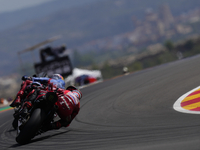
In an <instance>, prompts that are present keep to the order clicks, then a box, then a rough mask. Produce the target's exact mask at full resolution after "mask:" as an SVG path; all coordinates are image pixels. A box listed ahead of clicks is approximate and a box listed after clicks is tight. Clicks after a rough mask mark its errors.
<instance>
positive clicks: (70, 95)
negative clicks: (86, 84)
mask: <svg viewBox="0 0 200 150" xmlns="http://www.w3.org/2000/svg"><path fill="white" fill-rule="evenodd" d="M57 92H58V93H59V97H58V101H57V102H56V105H57V106H58V110H57V111H56V112H57V114H58V116H59V117H60V120H58V121H56V122H53V123H50V124H48V125H46V126H44V127H43V128H42V131H43V132H46V131H48V130H52V129H60V128H61V127H67V126H69V124H70V123H71V122H72V120H73V119H74V118H75V117H76V115H77V114H78V113H79V110H80V99H81V98H82V93H81V91H80V90H79V89H77V88H76V87H74V86H69V87H68V88H67V89H66V90H64V89H61V88H59V89H58V90H57Z"/></svg>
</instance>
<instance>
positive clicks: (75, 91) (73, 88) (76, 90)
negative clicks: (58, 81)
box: [66, 86, 82, 100]
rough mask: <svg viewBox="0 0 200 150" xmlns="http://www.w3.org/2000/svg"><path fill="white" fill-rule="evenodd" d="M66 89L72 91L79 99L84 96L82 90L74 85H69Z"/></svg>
mask: <svg viewBox="0 0 200 150" xmlns="http://www.w3.org/2000/svg"><path fill="white" fill-rule="evenodd" d="M66 90H69V91H71V92H72V93H73V94H74V95H75V96H76V97H77V98H78V99H79V100H80V99H81V98H82V92H81V91H80V90H79V89H77V88H76V87H74V86H68V87H67V89H66Z"/></svg>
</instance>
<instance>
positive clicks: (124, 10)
mask: <svg viewBox="0 0 200 150" xmlns="http://www.w3.org/2000/svg"><path fill="white" fill-rule="evenodd" d="M88 1H89V0H88ZM166 2H167V3H168V4H169V6H170V8H171V11H172V14H173V15H174V16H177V15H180V14H182V13H184V12H187V11H189V10H190V9H193V8H195V7H196V6H199V4H200V1H199V0H191V1H190V3H188V0H176V1H174V0H151V1H145V0H134V1H133V0H101V1H97V2H94V3H88V4H87V5H80V6H74V7H73V8H67V7H66V8H63V9H61V10H60V11H56V13H53V14H51V15H48V16H45V17H42V18H40V19H37V20H31V21H29V22H28V23H25V24H23V25H19V26H17V27H15V28H12V29H9V30H6V31H3V32H1V34H0V39H1V40H0V45H1V46H0V49H1V55H0V59H1V64H0V70H1V72H0V76H1V75H5V74H8V73H13V72H16V71H17V70H18V68H19V65H18V62H19V60H18V57H17V52H18V51H21V50H23V49H25V48H27V47H30V46H32V45H34V44H37V43H39V42H41V41H44V40H46V39H48V38H50V37H53V36H56V35H62V39H60V40H58V41H55V42H54V43H53V44H54V45H60V44H63V43H65V44H67V45H68V48H70V49H73V48H76V47H77V46H81V45H82V44H84V43H86V42H89V41H92V40H95V39H100V38H105V37H110V36H114V35H118V34H122V33H126V32H130V31H132V30H133V29H134V24H133V21H132V17H133V16H136V17H137V18H139V19H140V18H143V17H144V14H145V11H146V9H147V8H152V9H154V10H155V11H157V10H158V9H159V6H160V5H162V4H163V3H166ZM186 3H187V5H186ZM65 5H66V3H65V4H63V6H65ZM66 6H67V5H66ZM36 11H38V12H40V11H41V10H40V9H36ZM33 13H34V12H33ZM41 13H42V11H41ZM41 16H42V15H41ZM30 56H31V55H29V56H28V57H30ZM36 57H38V56H36ZM13 62H14V63H13ZM31 63H32V62H31Z"/></svg>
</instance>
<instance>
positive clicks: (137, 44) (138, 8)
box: [0, 0, 200, 99]
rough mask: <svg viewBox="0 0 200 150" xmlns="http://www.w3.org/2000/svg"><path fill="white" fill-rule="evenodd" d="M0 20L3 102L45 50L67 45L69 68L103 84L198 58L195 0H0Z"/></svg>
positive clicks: (199, 4) (199, 17) (199, 15)
mask: <svg viewBox="0 0 200 150" xmlns="http://www.w3.org/2000/svg"><path fill="white" fill-rule="evenodd" d="M0 20H1V24H0V97H2V98H5V99H12V98H13V97H14V96H15V95H16V92H17V91H18V90H19V88H20V83H21V76H22V75H25V74H26V75H29V76H31V75H32V74H34V73H35V70H34V64H35V63H38V62H40V57H39V51H40V49H41V48H43V47H45V46H51V47H57V46H61V45H63V44H65V45H66V46H67V50H66V52H65V54H64V55H68V56H69V58H70V60H71V63H72V67H73V68H79V69H83V70H98V71H100V74H101V76H102V79H110V78H112V77H115V76H118V75H122V74H124V73H128V72H135V71H138V70H142V69H145V68H148V67H153V66H156V65H160V64H163V63H167V62H171V61H176V60H180V59H184V58H187V57H190V56H194V55H197V54H199V53H200V38H199V36H200V1H199V0H190V1H188V0H176V1H174V0H151V1H147V0H76V1H74V0H28V1H27V0H17V1H16V0H0ZM54 37H57V38H56V40H53V41H51V42H49V43H45V44H43V45H41V46H40V47H36V48H34V50H32V51H30V52H26V53H22V54H20V55H19V52H20V51H23V50H26V49H28V48H30V47H32V46H34V45H37V44H38V43H41V42H43V41H45V40H48V39H51V38H54ZM65 78H67V76H65Z"/></svg>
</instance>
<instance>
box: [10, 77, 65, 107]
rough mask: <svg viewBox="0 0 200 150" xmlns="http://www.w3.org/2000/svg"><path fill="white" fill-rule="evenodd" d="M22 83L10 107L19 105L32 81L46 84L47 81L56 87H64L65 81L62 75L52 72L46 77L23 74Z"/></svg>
mask: <svg viewBox="0 0 200 150" xmlns="http://www.w3.org/2000/svg"><path fill="white" fill-rule="evenodd" d="M22 80H23V82H22V84H21V89H20V90H19V92H18V93H17V96H16V98H15V100H14V101H13V102H12V103H11V104H10V106H11V107H18V106H19V105H21V101H22V100H23V99H24V98H25V97H26V96H27V94H29V93H27V89H28V88H29V87H30V85H31V84H32V83H36V84H39V85H40V84H44V85H47V84H49V83H53V84H54V85H56V86H57V87H58V88H62V89H65V81H64V78H63V76H62V75H60V74H53V75H52V76H51V77H50V78H48V77H28V76H26V75H25V76H23V77H22Z"/></svg>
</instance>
